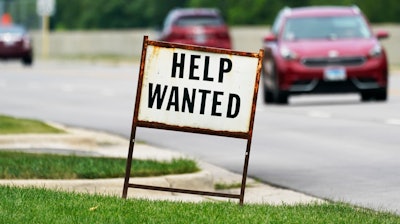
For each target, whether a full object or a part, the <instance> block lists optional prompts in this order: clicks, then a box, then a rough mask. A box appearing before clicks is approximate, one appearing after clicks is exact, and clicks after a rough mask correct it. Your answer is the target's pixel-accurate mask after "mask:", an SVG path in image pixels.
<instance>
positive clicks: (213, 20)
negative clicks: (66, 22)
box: [174, 16, 223, 27]
mask: <svg viewBox="0 0 400 224" xmlns="http://www.w3.org/2000/svg"><path fill="white" fill-rule="evenodd" d="M174 25H176V26H183V27H184V26H221V25H223V21H222V20H221V19H220V18H218V17H215V16H185V17H181V18H179V19H178V20H176V21H175V23H174Z"/></svg>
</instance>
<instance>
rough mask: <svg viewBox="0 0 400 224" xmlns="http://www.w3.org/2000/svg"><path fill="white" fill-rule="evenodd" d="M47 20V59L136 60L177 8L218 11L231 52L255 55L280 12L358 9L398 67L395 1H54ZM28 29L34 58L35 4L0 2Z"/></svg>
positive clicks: (37, 39)
mask: <svg viewBox="0 0 400 224" xmlns="http://www.w3.org/2000/svg"><path fill="white" fill-rule="evenodd" d="M54 2H55V10H54V12H53V13H52V15H51V16H49V30H50V35H49V40H48V44H49V55H50V57H66V58H68V57H78V56H79V57H89V58H90V57H116V58H118V57H139V55H140V53H141V43H142V39H143V35H148V36H149V37H150V38H153V39H155V38H157V35H158V34H159V30H160V29H161V27H162V24H163V21H164V18H165V16H166V15H167V13H168V12H169V11H170V10H171V9H173V8H176V7H215V8H218V9H219V10H220V11H221V13H222V15H223V17H224V19H225V20H226V22H227V23H228V25H229V26H230V32H231V35H232V41H233V48H234V49H235V50H240V51H258V49H259V48H260V47H261V46H262V38H263V37H264V36H265V35H266V34H267V33H268V31H269V26H270V25H271V23H272V21H273V19H274V18H275V16H276V14H277V12H278V11H279V10H280V9H281V8H283V7H285V6H289V7H298V6H309V5H346V6H349V5H357V6H358V7H359V8H360V9H361V10H362V11H363V12H364V14H365V15H366V16H367V17H368V19H369V20H370V22H371V23H372V25H373V28H374V30H375V29H381V28H382V29H385V30H387V31H388V32H389V34H390V38H389V39H387V40H385V41H384V42H383V44H384V45H385V46H386V48H387V51H388V54H389V61H390V64H391V65H398V64H400V55H399V53H398V51H396V49H399V47H400V46H398V43H397V42H398V41H397V40H399V38H400V28H399V26H398V23H399V22H400V16H399V15H400V4H398V1H397V0H382V1H380V2H379V4H377V2H376V1H374V0H285V1H284V0H252V1H248V0H220V1H214V0H169V1H162V4H160V1H159V0H135V1H133V0H96V1H93V0H55V1H54ZM4 13H9V14H11V16H12V18H13V21H14V22H15V23H18V24H22V25H24V26H25V27H27V28H28V30H29V31H30V33H31V34H32V37H33V40H34V46H35V49H38V50H36V51H35V54H40V50H39V49H41V48H42V47H41V45H42V43H43V41H42V33H41V29H42V28H43V27H42V26H43V25H42V24H43V23H42V19H43V17H42V16H39V15H38V13H37V1H36V0H0V15H1V14H4Z"/></svg>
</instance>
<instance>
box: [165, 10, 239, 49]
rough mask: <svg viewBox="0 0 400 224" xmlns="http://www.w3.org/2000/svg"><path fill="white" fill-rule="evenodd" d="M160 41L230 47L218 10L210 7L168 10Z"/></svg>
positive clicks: (228, 36)
mask: <svg viewBox="0 0 400 224" xmlns="http://www.w3.org/2000/svg"><path fill="white" fill-rule="evenodd" d="M160 40H161V41H167V42H175V43H182V44H191V45H200V46H206V47H217V48H225V49H231V48H232V46H231V38H230V34H229V30H228V27H227V25H226V24H225V22H224V20H223V18H222V16H221V15H220V12H219V11H218V10H217V9H210V8H186V9H174V10H172V11H170V12H169V13H168V15H167V17H166V19H165V21H164V27H163V30H162V32H161V37H160Z"/></svg>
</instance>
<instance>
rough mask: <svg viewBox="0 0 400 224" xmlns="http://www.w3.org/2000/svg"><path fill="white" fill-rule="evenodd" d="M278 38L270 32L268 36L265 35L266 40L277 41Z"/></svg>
mask: <svg viewBox="0 0 400 224" xmlns="http://www.w3.org/2000/svg"><path fill="white" fill-rule="evenodd" d="M277 40H278V38H276V36H275V35H274V34H272V33H271V34H268V35H267V36H265V37H264V42H274V41H277Z"/></svg>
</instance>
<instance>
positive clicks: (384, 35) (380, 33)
mask: <svg viewBox="0 0 400 224" xmlns="http://www.w3.org/2000/svg"><path fill="white" fill-rule="evenodd" d="M375 36H376V38H378V40H381V39H386V38H388V37H389V33H388V32H387V31H384V30H378V31H377V32H376V33H375Z"/></svg>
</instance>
